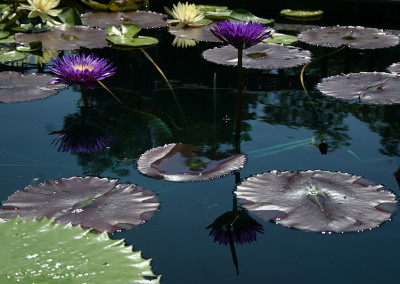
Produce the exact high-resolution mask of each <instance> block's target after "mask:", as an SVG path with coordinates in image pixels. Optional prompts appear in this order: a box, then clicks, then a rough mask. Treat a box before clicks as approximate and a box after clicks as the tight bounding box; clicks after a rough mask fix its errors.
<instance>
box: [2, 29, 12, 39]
mask: <svg viewBox="0 0 400 284" xmlns="http://www.w3.org/2000/svg"><path fill="white" fill-rule="evenodd" d="M9 35H10V33H9V32H7V31H0V39H3V38H6V37H8V36H9Z"/></svg>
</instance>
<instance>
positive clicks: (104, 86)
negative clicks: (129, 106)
mask: <svg viewBox="0 0 400 284" xmlns="http://www.w3.org/2000/svg"><path fill="white" fill-rule="evenodd" d="M97 82H98V83H99V84H100V85H101V86H102V87H103V88H104V89H106V90H107V92H109V93H110V94H111V96H113V97H114V98H115V99H116V100H117V101H118V102H119V103H120V104H123V102H122V101H121V100H120V99H119V98H118V97H117V96H116V95H115V94H114V93H113V92H111V90H110V89H109V88H107V87H106V85H104V84H103V83H102V82H100V81H99V80H97Z"/></svg>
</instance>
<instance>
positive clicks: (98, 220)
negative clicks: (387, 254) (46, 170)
mask: <svg viewBox="0 0 400 284" xmlns="http://www.w3.org/2000/svg"><path fill="white" fill-rule="evenodd" d="M2 203H3V207H2V210H1V211H0V218H2V219H4V220H9V219H12V218H15V217H16V216H20V217H21V218H22V219H24V220H28V219H38V220H40V219H42V218H44V217H46V218H53V219H55V220H56V221H57V222H58V223H61V224H67V223H71V224H72V225H81V227H82V228H92V229H93V230H94V231H97V232H103V231H106V232H108V233H112V232H114V231H116V230H122V229H129V228H131V227H133V226H136V225H140V224H142V223H143V222H144V221H147V220H149V219H150V218H151V217H152V216H153V215H154V213H155V212H156V211H157V210H158V207H159V205H160V203H158V202H157V197H156V196H155V195H154V194H153V193H152V192H151V191H149V190H146V189H143V188H141V187H138V186H136V185H134V184H119V185H116V180H109V179H107V178H97V177H85V178H82V177H72V178H63V179H60V180H50V181H46V182H44V183H40V184H38V185H34V186H27V187H26V188H25V189H24V190H22V191H17V192H16V193H14V194H13V195H11V196H9V198H8V200H7V201H3V202H2Z"/></svg>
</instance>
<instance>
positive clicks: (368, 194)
mask: <svg viewBox="0 0 400 284" xmlns="http://www.w3.org/2000/svg"><path fill="white" fill-rule="evenodd" d="M235 193H236V195H237V197H238V198H240V199H241V200H242V206H243V207H244V208H246V209H247V210H249V212H251V213H253V214H255V215H257V216H259V217H260V218H263V219H264V220H266V221H269V220H271V219H272V220H274V221H275V222H276V223H278V224H281V225H283V226H286V227H293V228H297V229H300V230H304V231H313V232H336V233H341V232H357V231H362V230H367V229H372V228H375V227H378V226H379V225H380V224H381V223H383V222H385V221H387V220H390V217H391V215H392V213H393V212H394V211H395V210H396V209H397V201H396V196H395V195H394V194H393V193H391V192H390V191H388V190H384V188H383V186H382V185H374V184H371V183H369V182H366V181H364V180H363V179H362V178H361V177H360V176H355V175H351V174H347V173H341V172H328V171H320V170H316V171H300V172H289V171H286V172H279V171H275V170H274V171H271V172H268V173H264V174H260V175H256V176H253V177H250V178H248V179H246V180H245V181H243V182H242V183H241V184H239V185H238V186H237V189H236V191H235ZM271 212H272V215H271ZM276 212H280V215H279V217H273V216H274V215H277V214H276Z"/></svg>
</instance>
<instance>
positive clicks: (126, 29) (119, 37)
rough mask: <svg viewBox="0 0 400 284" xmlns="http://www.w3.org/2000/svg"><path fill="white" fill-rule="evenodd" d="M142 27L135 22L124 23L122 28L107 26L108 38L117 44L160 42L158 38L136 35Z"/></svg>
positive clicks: (152, 43)
mask: <svg viewBox="0 0 400 284" xmlns="http://www.w3.org/2000/svg"><path fill="white" fill-rule="evenodd" d="M140 30H141V28H140V27H139V26H137V25H134V24H122V25H121V29H119V28H118V27H116V26H112V27H108V28H107V36H106V39H107V40H109V41H111V42H112V43H113V44H115V45H123V46H133V47H139V46H140V47H143V46H152V45H155V44H157V43H158V39H156V38H154V37H149V36H136V35H137V34H138V33H139V32H140Z"/></svg>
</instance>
